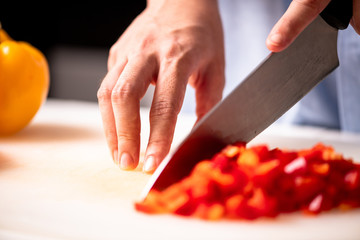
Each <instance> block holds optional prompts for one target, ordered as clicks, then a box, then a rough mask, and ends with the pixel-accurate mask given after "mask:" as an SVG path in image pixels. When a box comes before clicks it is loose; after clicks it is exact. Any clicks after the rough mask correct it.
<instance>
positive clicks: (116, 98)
mask: <svg viewBox="0 0 360 240" xmlns="http://www.w3.org/2000/svg"><path fill="white" fill-rule="evenodd" d="M136 95H137V91H136V89H135V87H134V85H133V84H131V83H128V82H125V83H123V84H120V85H119V86H116V87H114V89H113V90H112V92H111V100H112V102H114V103H118V102H123V101H127V100H129V99H132V98H134V97H136Z"/></svg>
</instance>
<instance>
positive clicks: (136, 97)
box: [98, 0, 224, 172]
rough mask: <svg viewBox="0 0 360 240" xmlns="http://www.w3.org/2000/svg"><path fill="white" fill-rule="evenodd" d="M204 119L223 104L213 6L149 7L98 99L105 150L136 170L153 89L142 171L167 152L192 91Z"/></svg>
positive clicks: (128, 35)
mask: <svg viewBox="0 0 360 240" xmlns="http://www.w3.org/2000/svg"><path fill="white" fill-rule="evenodd" d="M188 83H189V84H191V86H192V87H194V88H195V91H196V113H197V116H198V118H201V117H202V116H203V115H204V114H205V113H206V112H207V111H208V110H209V109H210V108H211V107H212V106H214V105H215V104H216V103H217V102H218V101H219V100H220V99H221V97H222V91H223V87H224V46H223V32H222V25H221V20H220V16H219V12H218V6H217V2H216V1H215V0H196V1H193V0H177V1H167V0H151V1H148V6H147V8H146V9H145V10H144V11H143V12H142V13H141V14H140V15H139V16H138V17H137V18H136V19H135V20H134V21H133V23H132V24H131V25H130V26H129V27H128V29H127V30H126V31H125V32H124V34H123V35H122V36H121V37H120V38H119V40H118V41H117V42H116V43H115V44H114V45H113V46H112V48H111V49H110V55H109V59H108V73H107V75H106V76H105V78H104V80H103V82H102V84H101V86H100V88H99V90H98V100H99V107H100V112H101V115H102V120H103V126H104V130H105V136H106V139H107V143H108V146H109V148H110V151H111V154H112V156H113V159H114V161H115V163H117V164H119V165H120V167H121V168H122V169H134V168H135V167H136V166H137V165H138V161H139V151H140V112H139V111H140V109H139V108H140V99H141V98H142V97H143V96H144V94H145V92H146V90H147V88H148V87H149V84H154V85H155V93H154V97H153V101H152V105H151V109H150V138H149V142H148V146H147V149H146V153H145V163H144V171H146V172H152V171H154V170H155V168H156V167H157V166H158V164H159V163H160V162H161V161H162V159H163V158H164V157H165V156H166V154H167V153H168V152H169V149H170V146H171V142H172V138H173V133H174V129H175V124H176V119H177V115H178V113H179V111H180V109H181V106H182V102H183V98H184V94H185V89H186V85H187V84H188Z"/></svg>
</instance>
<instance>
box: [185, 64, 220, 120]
mask: <svg viewBox="0 0 360 240" xmlns="http://www.w3.org/2000/svg"><path fill="white" fill-rule="evenodd" d="M198 78H200V79H196V80H195V81H194V82H195V84H192V85H193V87H194V88H195V97H196V115H197V122H198V121H199V120H200V119H201V118H202V117H203V116H204V115H205V114H206V113H207V112H208V111H209V110H210V109H211V108H213V107H214V106H215V104H217V103H218V102H219V101H220V100H221V98H222V93H223V89H224V84H225V75H224V65H223V64H219V63H218V64H213V65H210V67H209V68H208V70H207V72H205V73H204V74H203V75H200V76H198Z"/></svg>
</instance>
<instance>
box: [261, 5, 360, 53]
mask: <svg viewBox="0 0 360 240" xmlns="http://www.w3.org/2000/svg"><path fill="white" fill-rule="evenodd" d="M329 2H330V0H293V1H292V2H291V4H290V6H289V8H288V9H287V11H286V12H285V14H284V15H283V16H282V17H281V18H280V20H279V21H278V22H277V23H276V24H275V26H274V27H273V29H272V30H271V32H270V34H269V36H268V38H267V40H266V45H267V47H268V49H269V50H270V51H272V52H280V51H282V50H284V49H285V48H287V47H288V46H289V45H290V44H291V43H292V42H293V41H294V40H295V38H296V37H297V36H298V35H299V34H300V33H301V32H302V31H303V30H304V29H305V28H306V26H308V25H309V24H310V23H311V22H312V21H313V20H314V19H315V18H316V17H317V16H318V15H319V14H320V13H321V12H322V10H324V9H325V7H326V6H327V5H328V4H329ZM350 23H351V25H352V26H353V27H354V29H355V31H356V32H357V33H358V34H360V0H353V17H352V19H351V21H350Z"/></svg>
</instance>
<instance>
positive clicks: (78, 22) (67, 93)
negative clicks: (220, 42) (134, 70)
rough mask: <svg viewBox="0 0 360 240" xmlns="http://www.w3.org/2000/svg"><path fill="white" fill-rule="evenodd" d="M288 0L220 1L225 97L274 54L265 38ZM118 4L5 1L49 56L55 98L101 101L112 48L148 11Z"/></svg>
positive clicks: (19, 28)
mask: <svg viewBox="0 0 360 240" xmlns="http://www.w3.org/2000/svg"><path fill="white" fill-rule="evenodd" d="M283 1H284V0H273V1H268V0H252V1H248V0H219V1H218V2H219V8H220V13H221V16H222V21H223V26H224V34H225V55H226V64H227V66H226V85H225V89H224V96H226V95H227V94H228V93H229V92H231V90H232V89H233V88H234V87H235V86H236V85H237V84H238V83H239V82H240V81H241V80H242V79H244V78H245V77H246V76H247V75H248V74H249V73H250V72H251V71H252V70H253V69H254V68H255V67H256V66H257V65H258V64H259V63H260V62H261V61H262V59H264V57H266V56H267V55H268V54H269V51H268V50H267V48H266V46H265V39H266V37H267V34H268V33H269V31H270V29H271V27H272V26H273V24H275V22H276V21H277V19H278V18H279V17H280V16H281V14H282V13H283V11H284V4H283ZM9 4H11V5H12V6H8V5H9ZM116 5H118V6H114V4H110V3H108V2H106V1H105V2H104V1H102V2H99V3H96V4H90V3H86V5H84V4H71V6H68V5H66V4H64V3H63V4H59V3H57V2H49V3H46V4H41V5H36V4H35V3H33V2H31V3H30V4H29V3H27V4H26V5H24V4H23V3H21V4H20V3H16V4H15V3H9V2H5V3H2V4H1V5H0V21H1V23H2V26H3V28H4V29H5V30H6V31H7V32H8V33H9V34H10V36H12V37H13V38H14V39H16V40H23V41H27V42H29V43H31V44H32V45H34V46H35V47H37V48H39V49H40V50H41V51H42V52H43V53H44V54H45V55H46V57H47V59H48V61H49V65H50V74H51V76H50V77H51V79H50V81H51V86H50V92H49V98H57V99H71V100H83V101H94V102H95V101H97V97H96V93H97V90H98V88H99V86H100V83H101V80H102V79H103V78H104V76H105V75H106V72H107V58H108V54H109V49H110V47H111V46H112V45H113V44H114V43H115V42H116V40H117V39H118V38H119V37H120V35H121V34H122V33H123V32H124V30H125V29H126V28H127V27H128V25H129V24H130V23H131V22H132V21H133V20H134V18H135V17H136V16H137V15H138V14H139V13H140V12H142V10H143V9H144V8H145V6H146V0H134V1H121V3H118V4H116ZM265 13H267V14H265ZM153 90H154V87H153V86H150V88H149V90H148V92H147V93H146V95H145V96H144V98H143V99H142V101H141V105H142V106H150V104H151V100H152V94H153ZM194 102H195V94H194V91H193V89H192V88H191V87H188V88H187V91H186V96H185V99H184V105H183V108H182V111H183V112H187V113H194V112H195V104H194Z"/></svg>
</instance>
